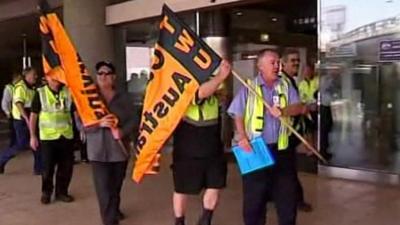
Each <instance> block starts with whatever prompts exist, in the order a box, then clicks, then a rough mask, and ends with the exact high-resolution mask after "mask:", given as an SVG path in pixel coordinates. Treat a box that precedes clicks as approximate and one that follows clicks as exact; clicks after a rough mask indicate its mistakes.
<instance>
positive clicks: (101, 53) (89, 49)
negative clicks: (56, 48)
mask: <svg viewBox="0 0 400 225" xmlns="http://www.w3.org/2000/svg"><path fill="white" fill-rule="evenodd" d="M111 3H112V1H111V0H84V1H82V0H64V9H63V10H64V24H65V27H66V30H67V33H68V34H69V35H70V37H71V39H72V42H73V43H74V44H75V47H76V49H77V51H78V52H79V54H80V55H81V57H82V59H83V61H84V63H85V65H86V66H87V67H88V69H89V71H90V73H91V74H92V75H93V74H94V72H95V71H94V65H95V64H96V62H98V61H100V60H110V61H112V62H114V60H115V57H114V40H113V28H112V27H107V26H105V25H104V24H105V7H106V6H107V5H109V4H111Z"/></svg>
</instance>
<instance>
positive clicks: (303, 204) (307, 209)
mask: <svg viewBox="0 0 400 225" xmlns="http://www.w3.org/2000/svg"><path fill="white" fill-rule="evenodd" d="M297 208H298V209H299V210H300V211H302V212H312V211H313V208H312V206H311V204H310V203H307V202H299V203H298V204H297Z"/></svg>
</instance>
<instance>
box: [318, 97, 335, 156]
mask: <svg viewBox="0 0 400 225" xmlns="http://www.w3.org/2000/svg"><path fill="white" fill-rule="evenodd" d="M320 112H321V127H320V151H321V154H322V155H323V156H324V155H326V154H327V153H328V148H329V133H330V132H331V131H332V128H333V118H332V111H331V107H330V106H323V105H321V106H320Z"/></svg>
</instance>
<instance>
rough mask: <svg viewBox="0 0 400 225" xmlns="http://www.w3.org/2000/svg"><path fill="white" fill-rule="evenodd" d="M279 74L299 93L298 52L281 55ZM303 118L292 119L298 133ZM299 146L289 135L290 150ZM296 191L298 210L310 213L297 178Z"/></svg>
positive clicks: (288, 51)
mask: <svg viewBox="0 0 400 225" xmlns="http://www.w3.org/2000/svg"><path fill="white" fill-rule="evenodd" d="M281 64H282V67H281V72H280V74H279V76H281V77H282V78H283V79H284V80H286V81H287V82H289V83H290V84H291V85H292V86H293V88H294V89H295V90H296V92H297V94H298V95H300V93H299V88H298V86H297V83H296V78H297V77H298V73H299V69H300V53H299V51H298V50H296V49H293V48H287V49H286V50H285V51H284V52H283V53H282V59H281ZM304 118H305V116H296V117H294V118H293V121H292V125H293V127H294V128H295V129H296V130H297V131H298V132H299V133H300V134H303V133H304V129H305V128H304V122H303V121H304ZM299 144H300V140H299V139H298V138H297V137H295V136H294V135H291V136H290V137H289V145H290V147H291V148H293V149H296V148H297V147H298V146H299ZM297 190H298V198H299V199H298V205H297V207H298V209H299V210H301V211H304V212H311V211H312V206H311V204H310V203H308V202H306V201H305V198H304V190H303V186H302V185H301V182H300V179H299V177H297Z"/></svg>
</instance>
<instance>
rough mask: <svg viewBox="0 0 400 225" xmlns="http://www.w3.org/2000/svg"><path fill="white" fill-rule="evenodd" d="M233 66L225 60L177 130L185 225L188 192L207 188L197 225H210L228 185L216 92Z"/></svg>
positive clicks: (178, 198) (176, 175) (179, 210)
mask: <svg viewBox="0 0 400 225" xmlns="http://www.w3.org/2000/svg"><path fill="white" fill-rule="evenodd" d="M230 68H231V66H230V64H229V63H228V62H226V61H222V63H221V66H220V69H219V72H218V74H217V75H216V76H215V77H213V78H211V79H210V80H209V81H207V82H205V83H203V84H202V85H201V86H200V88H199V90H198V91H197V93H196V97H195V98H194V99H193V102H192V104H191V105H190V106H189V107H188V109H187V111H186V115H185V117H184V119H183V120H182V121H181V122H180V124H179V125H178V127H177V128H176V130H175V132H174V144H173V147H174V149H173V164H172V171H173V179H174V186H175V188H174V189H175V191H174V194H173V207H174V214H175V225H184V224H185V212H186V205H187V198H188V195H197V194H199V193H200V192H201V191H202V190H203V189H205V191H204V196H203V213H202V215H201V216H200V218H199V221H198V223H197V225H210V224H211V219H212V215H213V212H214V210H215V207H216V206H217V202H218V196H219V192H220V189H222V188H224V187H225V185H226V173H227V168H226V161H225V159H224V150H223V145H222V143H221V134H220V122H219V110H218V107H219V102H218V98H217V97H216V96H215V92H216V91H217V89H218V87H219V86H220V84H221V83H222V82H223V81H224V80H225V79H226V78H227V77H228V75H229V74H230Z"/></svg>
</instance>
